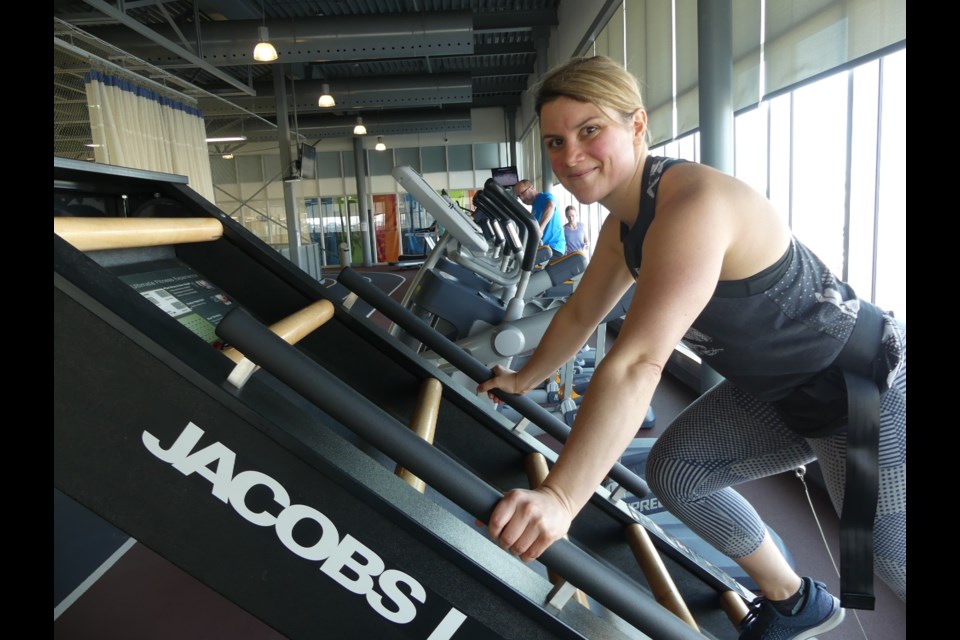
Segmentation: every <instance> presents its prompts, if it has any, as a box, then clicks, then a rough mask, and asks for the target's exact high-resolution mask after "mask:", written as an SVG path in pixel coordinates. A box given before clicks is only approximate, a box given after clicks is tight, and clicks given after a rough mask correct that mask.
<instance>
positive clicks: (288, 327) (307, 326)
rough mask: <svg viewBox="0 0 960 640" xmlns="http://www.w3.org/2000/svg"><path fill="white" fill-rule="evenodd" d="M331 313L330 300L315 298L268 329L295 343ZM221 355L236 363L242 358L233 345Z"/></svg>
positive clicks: (318, 325)
mask: <svg viewBox="0 0 960 640" xmlns="http://www.w3.org/2000/svg"><path fill="white" fill-rule="evenodd" d="M333 313H334V309H333V303H332V302H330V301H329V300H317V301H316V302H314V303H313V304H311V305H308V306H306V307H304V308H303V309H301V310H300V311H296V312H294V313H291V314H290V315H289V316H287V317H286V318H283V319H282V320H278V321H277V322H275V323H273V324H272V325H270V330H271V331H273V332H274V333H275V334H277V335H278V336H280V337H281V338H283V339H284V340H285V341H286V342H287V343H288V344H296V343H298V342H299V341H300V340H302V339H303V338H304V336H307V335H310V333H312V332H313V331H316V330H317V329H318V328H319V327H321V326H322V325H323V324H324V323H325V322H326V321H327V320H329V319H330V318H332V317H333ZM223 355H225V356H227V357H228V358H230V359H231V360H233V361H234V362H236V363H238V364H239V363H240V362H241V361H242V360H243V354H242V353H240V352H239V351H237V350H236V349H234V348H233V347H227V348H226V349H224V350H223Z"/></svg>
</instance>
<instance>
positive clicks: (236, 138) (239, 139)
mask: <svg viewBox="0 0 960 640" xmlns="http://www.w3.org/2000/svg"><path fill="white" fill-rule="evenodd" d="M246 139H247V136H226V137H224V138H207V142H243V141H245V140H246Z"/></svg>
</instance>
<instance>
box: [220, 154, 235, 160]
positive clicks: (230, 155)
mask: <svg viewBox="0 0 960 640" xmlns="http://www.w3.org/2000/svg"><path fill="white" fill-rule="evenodd" d="M221 157H222V158H223V159H224V160H233V154H232V153H225V154H223V155H222V156H221Z"/></svg>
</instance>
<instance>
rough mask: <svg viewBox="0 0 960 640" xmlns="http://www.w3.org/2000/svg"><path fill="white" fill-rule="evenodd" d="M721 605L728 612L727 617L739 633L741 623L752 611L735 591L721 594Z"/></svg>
mask: <svg viewBox="0 0 960 640" xmlns="http://www.w3.org/2000/svg"><path fill="white" fill-rule="evenodd" d="M720 605H721V606H722V607H723V610H724V611H726V612H727V617H728V618H730V622H732V623H733V627H734V628H735V629H736V630H737V631H739V630H740V623H741V622H742V621H743V619H744V618H745V617H746V615H747V613H748V612H749V611H750V610H749V609H748V608H747V605H746V603H745V602H744V601H743V598H741V597H740V596H739V595H737V594H736V593H735V592H733V591H725V592H723V593H721V594H720Z"/></svg>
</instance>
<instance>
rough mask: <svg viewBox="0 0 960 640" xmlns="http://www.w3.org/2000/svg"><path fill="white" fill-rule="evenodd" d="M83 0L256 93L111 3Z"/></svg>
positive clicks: (250, 93)
mask: <svg viewBox="0 0 960 640" xmlns="http://www.w3.org/2000/svg"><path fill="white" fill-rule="evenodd" d="M83 1H84V2H86V3H87V4H89V5H90V6H91V7H93V8H94V9H96V10H98V11H101V12H103V13H104V14H106V15H108V16H110V17H111V18H114V19H115V20H117V21H119V22H120V23H121V24H123V25H124V26H126V27H129V28H130V29H133V30H134V31H136V32H137V33H139V34H140V35H142V36H144V37H146V38H149V39H150V40H152V41H153V42H156V43H157V44H159V45H160V46H162V47H164V48H165V49H167V50H169V51H172V52H173V53H175V54H177V55H178V56H180V57H181V58H183V59H185V60H189V61H190V62H193V63H194V64H195V65H197V66H198V67H200V68H201V69H203V70H204V71H206V72H208V73H210V74H212V75H214V76H216V77H217V78H219V79H221V80H223V81H224V82H226V83H227V84H229V85H230V86H232V87H234V88H236V89H238V90H239V91H242V92H243V93H244V94H246V95H248V96H252V95H256V94H255V92H254V91H253V89H251V88H250V87H248V86H246V85H244V84H242V83H241V82H239V81H237V80H235V79H234V78H232V77H231V76H229V75H227V74H225V73H223V72H222V71H220V70H219V69H217V68H216V67H214V66H213V65H210V64H207V63H206V62H204V61H203V60H201V59H200V58H198V57H196V56H195V55H193V53H191V52H190V51H187V50H186V49H184V48H183V47H181V46H180V45H178V44H177V43H175V42H172V41H170V40H168V39H167V38H165V37H163V36H161V35H160V34H159V33H157V32H155V31H154V30H153V29H150V28H149V27H147V26H146V25H144V24H143V23H141V22H138V21H136V20H134V19H133V18H130V17H129V16H127V15H126V14H124V13H122V12H120V11H117V10H116V9H114V8H113V7H112V6H110V5H109V4H107V3H106V2H103V1H102V0H83Z"/></svg>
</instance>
